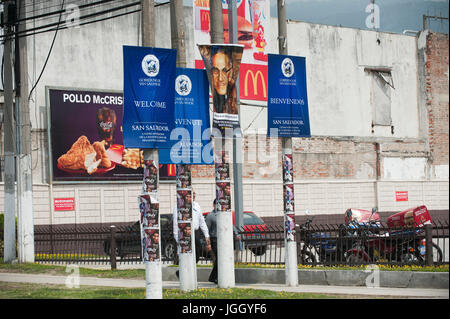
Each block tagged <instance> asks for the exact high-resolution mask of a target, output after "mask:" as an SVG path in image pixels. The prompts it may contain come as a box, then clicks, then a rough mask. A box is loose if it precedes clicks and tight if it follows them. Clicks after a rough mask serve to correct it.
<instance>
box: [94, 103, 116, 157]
mask: <svg viewBox="0 0 450 319" xmlns="http://www.w3.org/2000/svg"><path fill="white" fill-rule="evenodd" d="M115 130H116V112H115V111H114V110H111V109H110V108H107V107H102V108H101V109H98V110H97V131H98V135H99V136H100V140H103V141H105V149H108V148H109V147H110V146H111V145H112V144H113V143H114V131H115Z"/></svg>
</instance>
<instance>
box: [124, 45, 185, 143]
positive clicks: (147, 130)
mask: <svg viewBox="0 0 450 319" xmlns="http://www.w3.org/2000/svg"><path fill="white" fill-rule="evenodd" d="M123 65H124V90H123V103H124V114H123V137H124V144H125V146H126V147H135V148H147V149H151V148H160V147H167V143H168V142H169V139H170V133H171V131H172V129H173V128H174V121H173V114H174V89H173V83H174V81H175V69H176V50H172V49H161V48H149V47H132V46H124V47H123Z"/></svg>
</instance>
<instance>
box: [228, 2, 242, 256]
mask: <svg viewBox="0 0 450 319" xmlns="http://www.w3.org/2000/svg"><path fill="white" fill-rule="evenodd" d="M228 32H229V37H228V38H229V39H230V43H232V44H237V43H238V27H237V1H236V0H229V1H228ZM235 86H236V103H237V107H238V110H239V109H240V95H239V77H238V78H237V79H236V85H235ZM238 115H239V123H241V112H238ZM243 133H244V132H242V131H241V132H240V134H239V135H237V136H233V179H234V222H235V225H236V228H237V229H238V230H241V228H242V226H243V224H244V223H243V219H244V216H243V211H244V203H243V198H242V196H243V194H244V189H243V186H242V162H243V158H242V139H243ZM239 244H241V242H240V241H239ZM239 247H240V246H239ZM238 257H239V255H238Z"/></svg>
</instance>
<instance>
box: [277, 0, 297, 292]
mask: <svg viewBox="0 0 450 319" xmlns="http://www.w3.org/2000/svg"><path fill="white" fill-rule="evenodd" d="M277 8H278V51H279V53H280V54H283V55H287V54H288V48H287V21H286V2H285V0H277ZM281 147H282V155H281V156H282V159H283V163H284V159H285V158H286V156H290V157H291V158H292V138H290V137H283V138H282V146H281ZM284 169H285V166H284V165H283V168H282V170H283V176H284V173H285V172H284ZM292 182H293V181H292ZM293 190H294V184H293V183H292V191H293ZM294 194H295V193H294ZM284 200H285V199H284ZM286 220H287V216H286V213H285V214H284V224H285V223H286ZM285 229H286V227H285ZM286 235H287V234H286V230H285V236H284V237H285V240H284V242H285V275H286V285H287V286H297V285H298V270H297V243H296V241H295V240H287V236H286Z"/></svg>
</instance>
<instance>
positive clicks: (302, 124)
mask: <svg viewBox="0 0 450 319" xmlns="http://www.w3.org/2000/svg"><path fill="white" fill-rule="evenodd" d="M268 67H269V71H268V73H269V79H268V81H269V91H268V98H267V108H268V111H267V113H268V114H267V135H268V136H270V133H271V132H270V131H271V129H277V130H278V132H277V134H278V135H277V136H278V137H311V132H310V126H309V114H308V97H307V90H306V63H305V58H304V57H297V56H287V55H278V54H269V66H268Z"/></svg>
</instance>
